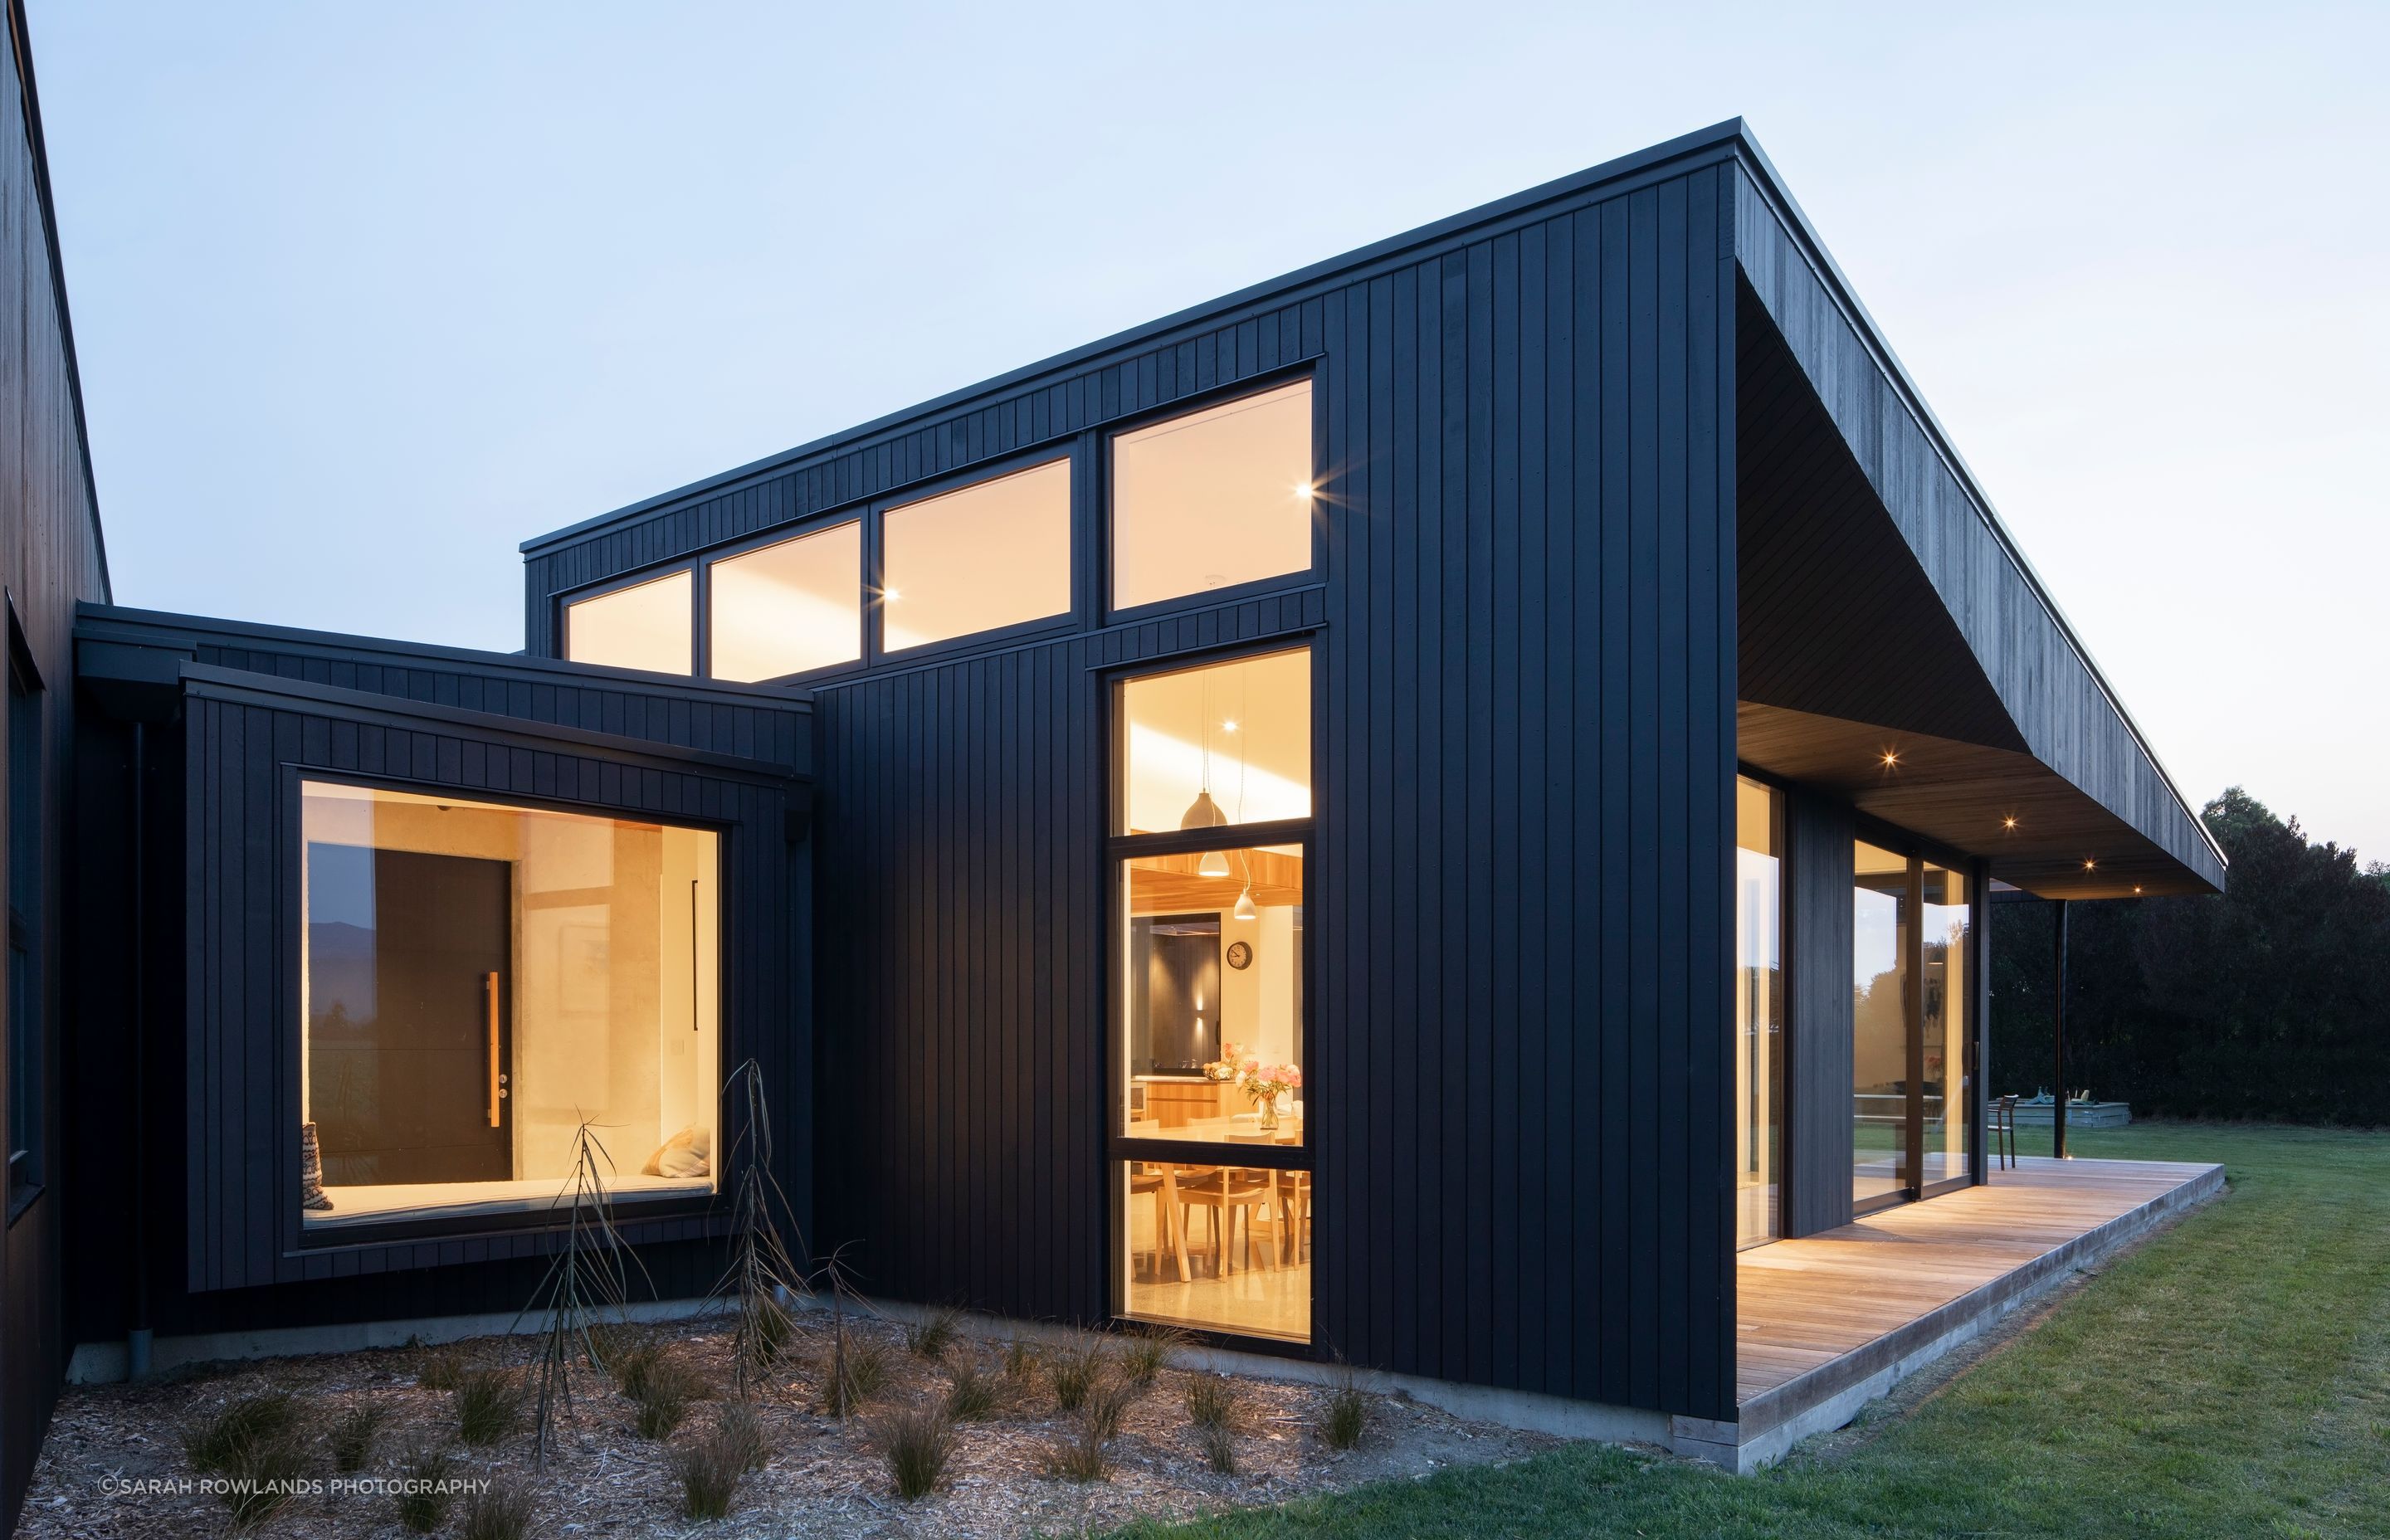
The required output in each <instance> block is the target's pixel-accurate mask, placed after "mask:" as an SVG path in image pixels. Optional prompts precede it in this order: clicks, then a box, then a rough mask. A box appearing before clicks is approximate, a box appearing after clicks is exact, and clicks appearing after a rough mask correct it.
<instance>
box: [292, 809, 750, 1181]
mask: <svg viewBox="0 0 2390 1540" xmlns="http://www.w3.org/2000/svg"><path fill="white" fill-rule="evenodd" d="M301 823H302V831H303V837H304V840H305V848H306V859H305V860H304V861H303V862H302V866H301V905H302V915H303V916H304V922H303V923H302V926H301V929H300V936H299V949H300V1000H299V1019H298V1022H297V1023H296V1024H295V1025H296V1029H297V1030H298V1032H299V1045H300V1085H301V1114H300V1115H301V1118H302V1121H312V1122H313V1123H315V1126H316V1132H317V1136H318V1139H319V1140H320V1143H321V1147H322V1152H323V1161H324V1187H325V1191H326V1193H327V1195H328V1197H329V1199H330V1200H331V1206H330V1207H329V1208H328V1209H307V1210H303V1211H302V1218H303V1220H304V1222H305V1223H306V1224H307V1225H308V1226H310V1227H311V1228H320V1227H325V1226H341V1225H353V1224H357V1223H360V1222H364V1221H375V1220H385V1219H393V1218H420V1217H426V1216H428V1215H433V1214H439V1215H455V1214H464V1213H515V1212H527V1211H533V1210H539V1209H544V1208H546V1207H549V1206H552V1205H553V1204H554V1203H555V1201H556V1200H557V1199H558V1197H559V1194H560V1193H562V1192H563V1190H564V1186H565V1183H566V1182H567V1180H568V1178H569V1176H570V1174H571V1171H572V1161H573V1151H574V1131H575V1129H576V1128H577V1127H578V1126H579V1124H580V1123H581V1122H582V1120H584V1119H587V1120H589V1121H590V1122H592V1123H595V1124H597V1125H598V1137H599V1138H600V1139H601V1140H602V1141H603V1142H604V1144H605V1146H606V1149H607V1150H608V1152H609V1153H610V1156H611V1158H612V1160H613V1161H614V1163H615V1168H616V1173H617V1175H616V1176H615V1177H614V1178H610V1186H614V1187H619V1188H620V1189H621V1190H622V1192H623V1195H624V1196H626V1197H630V1196H658V1195H681V1196H687V1195H692V1194H704V1193H709V1192H711V1191H713V1172H714V1166H713V1158H714V1155H715V1152H716V1150H715V1144H714V1137H713V1136H714V1132H715V1130H714V1111H713V1109H714V1104H715V1099H716V1097H715V1092H716V1089H717V1086H718V1084H719V1080H720V1073H721V1071H720V1064H719V1059H718V1027H717V1020H718V1016H717V1013H718V1011H719V1008H720V1006H719V987H720V986H719V979H718V977H717V966H716V947H717V933H718V932H717V918H716V916H717V913H718V897H717V893H718V888H717V883H718V873H717V871H716V860H717V856H718V851H717V844H718V840H717V837H716V836H715V835H714V834H713V833H712V832H711V831H709V830H703V829H692V828H679V827H676V826H672V825H659V824H654V823H647V822H639V821H633V820H623V819H614V818H606V817H598V816H591V815H580V814H571V813H561V812H553V811H548V810H546V809H532V808H520V807H509V806H505V805H502V804H499V803H495V802H478V801H469V800H462V799H457V798H449V797H443V798H432V797H426V796H419V795H415V794H411V793H406V792H397V791H387V790H381V789H368V788H360V787H350V786H341V785H336V784H331V783H327V782H318V781H309V782H306V783H304V785H303V787H302V798H301ZM493 976H495V980H496V991H495V1001H494V1000H493V996H492V991H491V988H490V981H491V979H492V978H493ZM494 1005H495V1010H494V1009H493V1008H492V1007H493V1006H494ZM650 1164H653V1165H655V1166H656V1167H658V1169H655V1170H652V1171H650V1170H648V1169H647V1168H648V1167H649V1165H650Z"/></svg>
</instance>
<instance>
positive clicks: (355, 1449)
mask: <svg viewBox="0 0 2390 1540" xmlns="http://www.w3.org/2000/svg"><path fill="white" fill-rule="evenodd" d="M389 1420H390V1408H389V1407H388V1406H383V1405H364V1406H358V1407H354V1408H353V1409H351V1410H349V1411H346V1412H343V1413H341V1415H340V1416H339V1417H338V1418H334V1419H333V1421H332V1426H331V1429H330V1430H329V1431H328V1432H327V1433H326V1434H325V1435H324V1441H325V1442H326V1443H327V1444H330V1445H331V1446H332V1469H335V1470H338V1471H341V1472H343V1473H346V1472H349V1471H353V1470H363V1469H365V1468H366V1461H367V1460H368V1459H371V1458H372V1457H373V1444H374V1435H375V1434H377V1433H379V1432H380V1431H381V1425H382V1424H383V1423H385V1422H387V1421H389Z"/></svg>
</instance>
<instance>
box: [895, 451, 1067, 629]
mask: <svg viewBox="0 0 2390 1540" xmlns="http://www.w3.org/2000/svg"><path fill="white" fill-rule="evenodd" d="M880 539H881V543H882V545H883V549H882V551H881V553H880V560H881V563H882V565H883V567H884V569H885V570H884V571H883V573H882V581H883V582H884V583H885V584H886V593H885V597H886V598H887V599H888V601H889V606H888V607H883V608H882V609H881V610H880V624H881V625H882V626H884V627H885V628H886V629H885V631H884V633H883V635H882V645H883V646H884V647H886V648H887V649H888V650H889V651H891V652H896V651H900V650H902V649H903V648H908V647H924V646H927V645H928V644H930V643H932V642H942V641H945V640H947V639H948V638H950V637H955V636H967V635H970V634H972V633H973V632H978V631H993V630H995V629H996V628H997V627H998V626H1006V625H1017V624H1019V623H1021V622H1024V621H1034V620H1039V619H1042V618H1044V617H1046V616H1048V615H1060V614H1065V613H1067V612H1068V611H1069V610H1070V608H1071V462H1070V461H1069V460H1068V459H1060V460H1048V461H1047V462H1046V463H1045V464H1044V465H1039V466H1032V467H1031V468H1028V469H1027V470H1019V471H1014V472H1013V473H1012V474H1010V475H1009V476H998V477H996V478H995V479H993V480H991V481H977V482H973V483H972V484H971V485H970V486H967V487H963V488H960V489H959V490H957V491H954V492H949V493H944V494H941V495H939V496H936V497H931V498H926V499H924V500H923V501H921V502H919V503H907V504H906V505H904V506H903V507H893V508H890V509H889V510H888V511H887V513H886V514H885V515H883V516H882V518H881V521H880ZM899 598H901V599H902V600H903V608H902V609H901V610H899V609H895V608H893V606H894V605H895V603H896V602H897V600H898V599H899Z"/></svg>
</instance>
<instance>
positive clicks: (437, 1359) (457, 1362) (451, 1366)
mask: <svg viewBox="0 0 2390 1540" xmlns="http://www.w3.org/2000/svg"><path fill="white" fill-rule="evenodd" d="M471 1367H472V1365H470V1364H469V1363H468V1362H467V1361H466V1359H465V1354H463V1353H462V1352H461V1351H459V1350H458V1349H456V1348H441V1349H439V1350H438V1351H437V1352H434V1353H428V1354H424V1357H423V1365H422V1367H420V1368H418V1369H417V1370H416V1371H415V1382H416V1383H417V1384H418V1385H420V1386H422V1387H423V1388H424V1389H425V1390H427V1391H453V1390H455V1389H456V1386H457V1383H458V1382H459V1381H461V1380H463V1379H464V1378H465V1372H466V1371H467V1370H468V1369H469V1368H471Z"/></svg>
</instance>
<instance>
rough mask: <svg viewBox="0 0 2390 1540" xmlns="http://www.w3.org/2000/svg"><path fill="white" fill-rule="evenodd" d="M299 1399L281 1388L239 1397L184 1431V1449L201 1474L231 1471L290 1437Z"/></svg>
mask: <svg viewBox="0 0 2390 1540" xmlns="http://www.w3.org/2000/svg"><path fill="white" fill-rule="evenodd" d="M298 1421H299V1403H298V1402H297V1400H295V1399H294V1398H292V1397H291V1396H290V1395H289V1394H288V1393H286V1392H281V1391H268V1392H264V1393H263V1394H262V1395H248V1396H243V1397H241V1398H240V1399H239V1400H238V1401H236V1402H234V1403H233V1404H232V1405H229V1406H226V1407H225V1409H224V1410H222V1411H220V1412H217V1413H216V1414H215V1415H214V1416H212V1417H210V1418H207V1420H205V1421H204V1422H201V1423H199V1425H198V1426H196V1427H194V1428H192V1429H191V1430H190V1431H187V1432H186V1433H185V1434H184V1435H183V1453H184V1454H185V1455H186V1456H188V1457H189V1458H190V1461H191V1469H194V1470H196V1471H198V1472H199V1474H200V1475H202V1476H222V1475H232V1474H235V1473H236V1472H238V1470H239V1469H240V1467H241V1466H242V1465H243V1464H244V1463H246V1462H248V1461H251V1460H253V1459H254V1458H255V1457H256V1455H257V1452H258V1450H259V1449H261V1448H263V1447H264V1446H266V1445H268V1444H274V1443H276V1442H278V1441H281V1440H283V1439H286V1438H289V1437H290V1436H291V1435H292V1433H293V1431H294V1430H295V1428H296V1426H297V1424H298Z"/></svg>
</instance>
